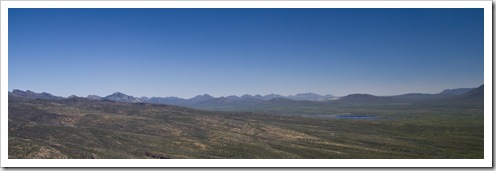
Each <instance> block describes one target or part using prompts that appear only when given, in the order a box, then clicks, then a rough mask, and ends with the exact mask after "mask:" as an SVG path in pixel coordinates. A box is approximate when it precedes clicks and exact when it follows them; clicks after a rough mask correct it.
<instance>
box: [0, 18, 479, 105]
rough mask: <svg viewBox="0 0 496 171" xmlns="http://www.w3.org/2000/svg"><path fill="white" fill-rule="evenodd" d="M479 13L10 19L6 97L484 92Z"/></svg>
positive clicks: (189, 96) (342, 94) (188, 96)
mask: <svg viewBox="0 0 496 171" xmlns="http://www.w3.org/2000/svg"><path fill="white" fill-rule="evenodd" d="M483 25H484V21H483V9H446V8H444V9H427V8H420V9H350V8H348V9H22V8H18V9H16V8H14V9H12V8H11V9H9V11H8V29H9V32H8V35H9V38H8V48H9V49H8V50H9V53H8V59H9V63H8V66H9V68H8V76H9V77H8V89H9V91H12V90H13V89H20V90H31V91H35V92H48V93H51V94H54V95H57V96H64V97H67V96H70V95H77V96H87V95H90V94H94V95H99V96H106V95H109V94H112V93H114V92H122V93H125V94H128V95H132V96H137V97H141V96H148V97H152V96H156V97H167V96H176V97H183V98H191V97H193V96H196V95H200V94H205V93H207V94H210V95H212V96H214V97H219V96H228V95H238V96H239V95H243V94H252V95H254V94H261V95H265V94H270V93H275V94H281V95H294V94H297V93H306V92H313V93H318V94H322V95H323V94H332V95H336V96H345V95H348V94H353V93H367V94H373V95H399V94H405V93H438V92H440V91H442V90H444V89H453V88H468V87H478V86H480V85H482V84H483V82H484V66H483V65H484V56H483V50H484V48H483V45H484V42H483V40H484V35H483V31H484V30H483V29H484V28H483Z"/></svg>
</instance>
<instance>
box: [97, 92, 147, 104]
mask: <svg viewBox="0 0 496 171" xmlns="http://www.w3.org/2000/svg"><path fill="white" fill-rule="evenodd" d="M103 99H106V100H112V101H119V102H131V103H134V102H141V100H139V99H138V98H136V97H133V96H129V95H126V94H124V93H121V92H115V93H113V94H111V95H108V96H105V97H104V98H103Z"/></svg>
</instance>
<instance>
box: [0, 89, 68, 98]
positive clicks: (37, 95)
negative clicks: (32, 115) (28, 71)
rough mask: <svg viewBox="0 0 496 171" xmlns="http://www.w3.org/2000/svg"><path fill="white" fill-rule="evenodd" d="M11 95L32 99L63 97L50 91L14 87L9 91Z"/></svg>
mask: <svg viewBox="0 0 496 171" xmlns="http://www.w3.org/2000/svg"><path fill="white" fill-rule="evenodd" d="M10 95H11V96H16V97H25V98H32V99H63V97H58V96H54V95H52V94H50V93H45V92H43V93H35V92H33V91H31V90H26V91H22V90H18V89H14V90H13V91H12V93H10Z"/></svg>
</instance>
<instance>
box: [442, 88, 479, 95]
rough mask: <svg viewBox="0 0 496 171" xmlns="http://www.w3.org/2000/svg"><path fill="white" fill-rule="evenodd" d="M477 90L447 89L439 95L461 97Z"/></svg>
mask: <svg viewBox="0 0 496 171" xmlns="http://www.w3.org/2000/svg"><path fill="white" fill-rule="evenodd" d="M474 89H476V88H457V89H446V90H444V91H442V92H441V93H439V94H447V95H460V94H465V93H468V92H469V91H472V90H474Z"/></svg>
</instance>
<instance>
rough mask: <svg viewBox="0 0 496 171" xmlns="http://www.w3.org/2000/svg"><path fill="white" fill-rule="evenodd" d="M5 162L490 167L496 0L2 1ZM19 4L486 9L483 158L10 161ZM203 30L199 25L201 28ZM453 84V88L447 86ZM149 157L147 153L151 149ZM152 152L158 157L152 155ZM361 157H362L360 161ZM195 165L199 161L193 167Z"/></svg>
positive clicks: (24, 164)
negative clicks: (13, 34)
mask: <svg viewBox="0 0 496 171" xmlns="http://www.w3.org/2000/svg"><path fill="white" fill-rule="evenodd" d="M1 3H2V4H1V7H0V9H1V11H0V12H1V17H2V18H1V22H2V23H1V26H2V27H1V49H2V51H1V83H2V87H1V91H2V92H3V93H1V94H0V95H1V113H2V116H1V131H2V133H1V141H2V143H1V149H2V150H1V166H2V167H492V124H493V123H492V120H493V119H492V96H487V95H492V72H491V69H492V57H491V54H492V42H491V37H492V32H491V31H492V30H491V28H492V15H491V13H492V10H491V9H492V2H491V1H436V2H425V1H391V2H389V1H388V2H384V1H382V2H380V3H379V2H374V1H350V2H333V1H145V2H136V1H104V2H97V1H77V2H67V1H2V2H1ZM15 8H483V9H484V12H483V13H484V19H483V20H484V48H483V49H484V50H483V51H484V52H483V54H484V82H483V84H484V85H485V86H484V87H483V89H484V92H485V93H484V94H485V95H486V96H484V101H483V103H484V107H483V108H484V109H483V110H484V117H483V118H484V123H483V127H484V136H483V137H484V147H483V149H484V157H483V159H366V160H357V159H298V160H288V159H244V160H233V159H208V160H206V159H173V160H158V159H149V160H142V159H105V160H101V159H100V160H89V159H70V160H64V159H51V160H44V159H9V154H8V151H9V150H8V145H9V137H8V131H9V127H8V123H9V122H8V121H9V118H8V112H9V106H8V101H9V99H8V94H7V92H9V93H10V91H9V90H10V89H9V88H10V87H7V85H9V83H8V76H9V75H8V72H9V69H8V67H9V66H8V55H9V52H8V50H10V49H9V46H8V43H9V38H8V37H9V31H11V30H8V29H9V27H8V24H9V21H8V20H9V9H15ZM200 29H201V28H200ZM448 88H452V87H448ZM147 155H148V153H147ZM149 156H156V155H154V154H150V155H149ZM357 161H360V162H359V163H357ZM191 163H195V164H194V165H192V164H191Z"/></svg>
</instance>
